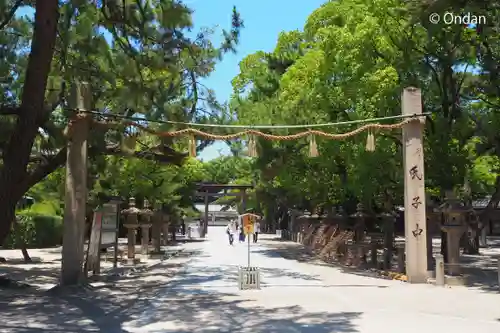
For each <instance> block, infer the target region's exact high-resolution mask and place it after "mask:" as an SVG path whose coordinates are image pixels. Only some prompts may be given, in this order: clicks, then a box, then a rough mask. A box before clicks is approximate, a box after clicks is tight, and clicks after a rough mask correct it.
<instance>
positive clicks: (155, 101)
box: [0, 0, 242, 243]
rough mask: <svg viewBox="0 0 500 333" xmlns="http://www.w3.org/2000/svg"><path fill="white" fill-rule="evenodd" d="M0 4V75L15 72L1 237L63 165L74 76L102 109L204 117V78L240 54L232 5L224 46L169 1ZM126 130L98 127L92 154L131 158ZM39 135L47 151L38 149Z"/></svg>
mask: <svg viewBox="0 0 500 333" xmlns="http://www.w3.org/2000/svg"><path fill="white" fill-rule="evenodd" d="M8 4H10V6H9V5H8ZM21 5H27V6H31V5H32V6H33V10H34V13H35V14H34V19H33V30H32V33H31V30H30V29H29V28H28V27H29V21H30V18H28V17H25V18H16V17H14V14H15V12H16V10H17V9H18V8H19V7H20V6H21ZM0 10H1V11H2V14H1V16H0V19H2V21H1V22H0V29H1V30H0V40H5V41H8V42H9V43H10V44H7V45H6V46H5V48H6V50H7V52H2V53H1V54H0V57H3V59H2V61H3V63H2V66H1V67H0V71H2V72H3V73H9V74H10V75H11V77H9V78H8V79H7V78H6V79H5V80H4V82H2V85H1V86H0V88H1V89H2V94H1V95H0V96H1V100H0V102H1V103H2V104H1V105H0V128H1V129H2V131H1V133H2V134H1V136H0V153H1V157H2V164H1V167H0V243H1V242H2V241H3V240H4V239H5V237H6V235H7V234H8V232H9V230H10V226H11V221H12V220H13V217H14V211H15V205H16V203H17V202H18V201H19V199H20V198H21V197H22V196H23V194H24V193H25V192H26V191H27V190H28V189H29V188H30V187H32V186H33V185H34V184H36V183H37V182H39V181H40V180H42V179H43V178H44V177H46V176H47V175H48V174H50V173H51V172H53V171H54V170H55V169H57V168H58V167H60V166H61V165H63V164H64V162H65V159H66V151H65V139H64V128H65V126H66V125H67V123H68V120H69V119H70V118H71V117H72V113H73V112H72V111H71V110H68V105H67V103H66V95H67V89H66V88H67V87H68V86H69V85H70V84H71V82H72V81H74V80H81V81H87V82H89V83H90V85H91V88H92V93H93V100H92V106H93V108H95V109H99V110H101V111H102V112H106V113H114V114H118V115H124V116H131V115H140V114H142V115H143V116H145V117H148V118H154V119H159V120H161V119H163V120H166V119H168V120H178V121H198V122H203V121H207V120H208V119H209V118H211V117H213V115H212V114H211V113H210V110H211V109H212V108H213V107H217V105H216V103H214V99H213V97H212V96H211V95H210V93H209V92H207V91H205V90H203V88H202V87H201V86H200V85H199V83H198V80H199V78H200V77H205V76H207V75H209V74H210V73H211V72H212V71H213V69H214V66H215V63H216V62H217V61H219V59H220V58H221V56H222V55H223V54H224V53H226V52H233V51H234V50H235V49H234V47H235V44H236V43H237V42H238V39H239V30H240V28H241V27H242V21H241V19H240V17H239V14H238V13H237V12H236V9H234V8H233V16H232V22H231V23H232V24H231V29H230V31H228V32H226V31H224V33H223V35H224V39H223V42H222V44H221V45H220V46H214V45H213V44H212V43H211V42H210V40H209V38H210V31H208V30H207V31H201V32H200V33H199V34H197V35H196V37H194V38H190V37H188V36H187V35H186V31H188V30H190V29H191V28H192V26H193V24H192V21H191V10H190V9H189V8H187V7H186V6H185V5H183V4H182V3H180V2H177V1H173V0H155V1H139V0H137V1H127V2H122V1H117V0H108V1H95V2H86V1H78V0H72V1H66V2H59V1H56V0H47V1H45V0H44V1H41V0H39V1H30V2H24V1H16V2H15V3H12V2H11V1H5V0H2V1H0ZM12 35H20V36H21V37H12ZM28 43H30V48H29V51H27V49H26V48H27V45H28ZM24 59H27V60H24ZM6 68H8V69H6ZM170 128H172V126H170ZM163 129H168V127H164V128H163ZM126 131H128V129H123V128H121V129H120V128H117V129H114V130H110V131H107V132H106V131H102V130H99V129H97V128H93V129H92V135H91V140H90V150H89V152H90V154H91V156H96V155H100V154H113V155H127V154H126V152H125V151H124V150H123V149H121V146H120V141H121V140H122V137H123V136H124V135H125V133H126ZM35 140H40V141H41V142H42V148H43V149H42V150H38V151H35V152H34V151H33V144H34V142H35ZM202 144H206V143H202ZM133 155H135V156H136V157H142V158H149V159H153V160H157V161H161V162H164V163H176V164H179V163H181V162H182V160H183V159H184V157H185V154H183V153H179V152H177V151H176V150H175V149H174V148H173V142H171V141H166V140H164V141H163V142H161V144H160V145H158V146H157V147H156V151H152V150H151V149H150V148H148V147H145V148H143V149H142V151H136V152H134V153H133Z"/></svg>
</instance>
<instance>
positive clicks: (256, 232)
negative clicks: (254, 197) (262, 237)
mask: <svg viewBox="0 0 500 333" xmlns="http://www.w3.org/2000/svg"><path fill="white" fill-rule="evenodd" d="M259 233H260V222H259V221H255V224H254V226H253V242H254V243H257V240H258V238H259Z"/></svg>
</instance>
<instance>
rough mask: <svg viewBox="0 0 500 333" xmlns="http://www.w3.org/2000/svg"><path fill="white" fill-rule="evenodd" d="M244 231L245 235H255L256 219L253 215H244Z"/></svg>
mask: <svg viewBox="0 0 500 333" xmlns="http://www.w3.org/2000/svg"><path fill="white" fill-rule="evenodd" d="M241 218H242V220H243V231H244V233H245V235H249V234H253V232H254V225H255V217H254V216H252V215H243V216H242V217H241Z"/></svg>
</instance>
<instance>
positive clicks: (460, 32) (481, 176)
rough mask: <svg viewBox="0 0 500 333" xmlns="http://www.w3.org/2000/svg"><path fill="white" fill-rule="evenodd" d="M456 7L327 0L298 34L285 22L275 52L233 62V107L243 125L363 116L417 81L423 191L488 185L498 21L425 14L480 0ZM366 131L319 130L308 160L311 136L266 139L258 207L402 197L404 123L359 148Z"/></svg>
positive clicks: (396, 106)
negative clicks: (470, 23) (425, 115)
mask: <svg viewBox="0 0 500 333" xmlns="http://www.w3.org/2000/svg"><path fill="white" fill-rule="evenodd" d="M494 3H495V4H496V3H497V1H495V2H494ZM437 4H439V5H437ZM461 6H464V5H463V3H462V4H460V5H459V4H458V3H454V2H450V1H446V0H443V1H435V2H433V5H431V6H429V5H428V4H427V3H425V4H423V3H422V2H418V1H409V2H407V1H406V2H403V1H399V0H381V1H379V0H377V1H375V0H373V1H364V0H344V1H330V2H327V3H325V4H324V5H323V6H321V7H320V8H318V9H317V10H316V11H315V12H313V13H312V14H311V15H310V16H309V18H308V19H307V21H306V23H305V27H304V31H303V32H301V31H292V32H282V33H281V34H280V35H279V36H278V40H277V44H276V48H275V49H274V50H273V51H272V52H269V53H266V52H263V51H259V52H256V53H254V54H251V55H249V56H247V57H246V58H245V59H244V60H243V61H242V62H241V63H240V73H239V74H238V76H236V77H235V78H234V80H233V88H234V94H233V97H232V100H231V103H230V107H231V109H232V110H233V113H235V114H236V116H237V118H238V122H239V123H241V124H310V123H324V122H338V121H346V120H358V119H366V118H372V117H383V116H391V115H398V114H401V103H400V99H401V93H402V91H403V89H404V88H406V87H408V86H417V87H419V88H420V89H421V90H422V94H423V105H424V112H431V113H432V116H431V117H429V119H428V121H427V125H426V129H425V130H426V132H425V133H426V137H425V163H426V170H425V173H426V182H427V184H426V185H427V189H428V191H429V192H432V193H433V194H437V195H438V196H439V195H442V194H443V193H444V192H445V191H446V190H447V189H460V188H461V187H462V186H463V184H464V182H465V181H466V180H467V183H468V185H469V186H470V187H471V188H472V192H473V193H472V194H473V196H483V195H486V194H487V193H491V191H493V190H494V189H495V186H496V182H495V181H496V177H497V175H499V171H500V169H499V168H498V160H499V157H500V146H499V145H498V142H500V140H499V137H498V126H497V125H498V124H499V123H498V121H499V120H498V119H500V118H499V117H498V112H496V111H494V109H495V108H498V105H500V103H498V100H499V97H500V95H499V92H500V89H496V90H495V88H497V87H500V85H499V84H498V83H499V82H500V81H499V79H500V77H499V76H498V74H497V73H498V71H497V70H495V69H494V67H493V66H492V64H493V62H494V61H497V63H498V60H500V57H499V56H500V53H499V52H498V51H499V49H498V48H497V46H498V43H497V39H498V36H497V35H498V34H495V33H494V32H493V29H495V28H493V27H496V28H498V27H499V23H498V22H495V23H492V22H488V25H484V26H483V25H481V24H479V25H477V26H476V27H464V26H462V25H445V24H438V25H433V24H430V23H429V13H431V12H437V13H440V14H441V15H442V14H444V13H445V12H446V11H452V12H455V13H463V12H474V13H485V7H482V8H481V5H480V3H479V2H475V1H474V2H473V4H467V7H461ZM486 7H488V8H489V9H490V10H491V11H495V10H497V9H496V8H498V7H496V5H493V4H489V5H488V6H486ZM490 7H491V8H490ZM472 9H474V10H472ZM485 15H486V13H485ZM486 16H487V17H491V16H490V15H489V14H487V15H486ZM476 51H478V52H476ZM478 65H479V66H480V67H479V68H478V67H476V66H478ZM473 66H474V67H476V70H475V71H473V72H471V71H470V69H471V68H472V67H473ZM478 72H479V73H478ZM325 129H327V130H330V131H333V132H346V131H349V130H351V129H353V128H352V127H348V126H339V127H336V128H325ZM275 132H277V133H278V132H279V133H281V134H290V133H293V132H292V131H286V130H282V131H275ZM365 138H366V137H365V136H364V135H359V136H357V137H353V138H349V139H347V140H344V141H340V142H336V141H330V140H322V139H318V140H317V142H318V146H319V151H320V156H319V157H317V158H315V159H309V158H308V157H307V156H305V154H304V151H305V147H306V144H307V143H306V142H303V141H302V142H301V141H300V140H299V141H297V142H290V143H288V142H263V141H261V142H260V144H259V150H260V152H259V157H258V158H257V159H256V160H255V163H254V164H253V168H254V170H255V171H256V174H257V177H256V179H257V180H258V184H257V188H258V189H259V191H262V197H263V198H266V200H267V203H265V205H266V206H268V207H264V210H270V207H269V206H272V205H276V203H278V205H279V206H284V207H294V206H295V207H303V208H308V209H314V208H316V207H328V206H331V205H338V204H341V205H344V206H345V207H346V208H348V209H349V208H352V207H354V205H352V201H361V202H363V203H365V206H366V207H367V208H368V209H374V210H378V209H381V207H382V206H383V205H385V203H387V202H389V203H391V204H394V205H403V193H402V190H403V170H402V169H403V165H402V158H401V156H402V142H401V140H402V138H401V135H400V133H398V132H394V133H389V132H379V133H376V151H375V152H373V153H369V152H366V151H365V150H364V146H365ZM497 190H500V189H497Z"/></svg>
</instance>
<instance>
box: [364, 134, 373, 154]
mask: <svg viewBox="0 0 500 333" xmlns="http://www.w3.org/2000/svg"><path fill="white" fill-rule="evenodd" d="M365 149H366V151H369V152H374V151H375V135H374V134H373V130H372V129H369V130H368V136H367V137H366V146H365Z"/></svg>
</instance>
